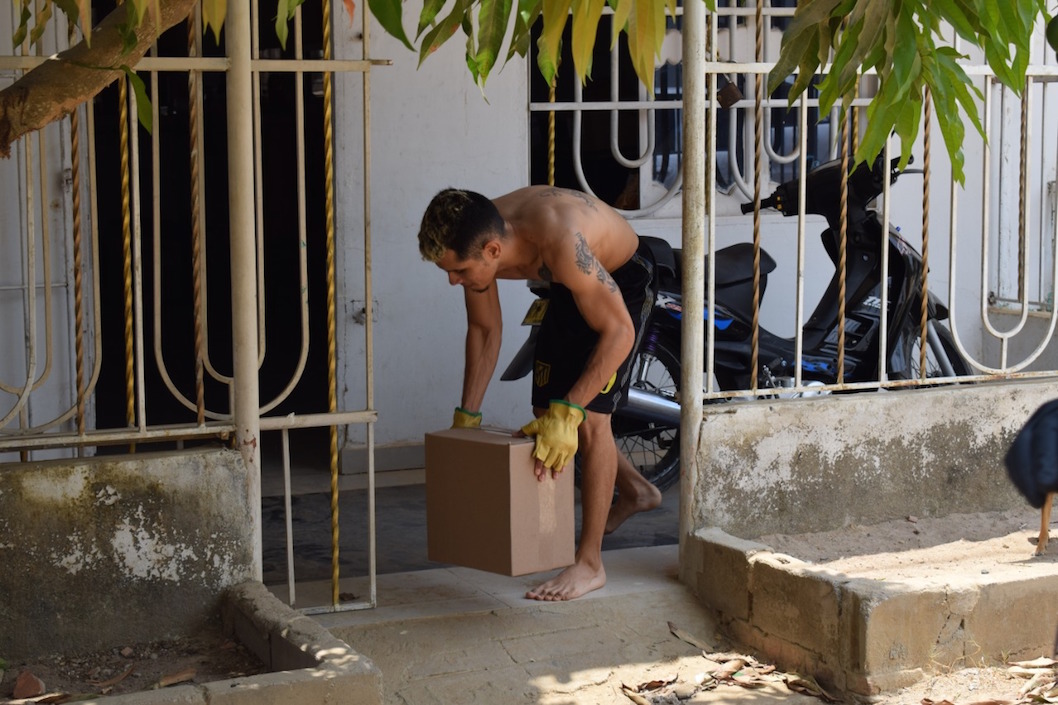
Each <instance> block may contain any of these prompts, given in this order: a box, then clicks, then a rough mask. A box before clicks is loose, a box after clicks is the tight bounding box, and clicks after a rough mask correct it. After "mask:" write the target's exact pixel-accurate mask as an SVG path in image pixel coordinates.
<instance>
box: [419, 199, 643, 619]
mask: <svg viewBox="0 0 1058 705" xmlns="http://www.w3.org/2000/svg"><path fill="white" fill-rule="evenodd" d="M419 250H420V252H421V253H422V256H423V259H425V260H427V261H430V262H434V263H436V264H437V266H438V267H440V268H441V269H442V270H444V271H445V272H447V273H448V281H449V283H451V284H452V285H453V286H454V285H456V284H461V285H462V286H463V292H464V296H465V303H466V310H467V337H466V363H465V369H464V375H463V397H462V402H461V404H460V406H459V407H457V408H456V410H455V414H454V421H453V426H477V425H478V424H480V422H481V411H480V409H481V405H482V401H483V400H484V397H485V390H486V388H487V387H488V384H489V381H490V380H491V379H492V374H493V371H494V370H495V368H496V361H497V358H498V357H499V351H500V336H501V333H502V328H503V323H502V317H501V314H500V299H499V293H498V292H497V290H496V286H495V283H496V280H497V279H541V280H545V281H549V282H550V283H551V300H550V303H549V305H548V310H547V314H546V316H545V318H544V321H543V323H542V324H541V329H540V333H539V337H538V342H537V347H536V356H535V360H534V363H533V369H534V372H533V412H534V414H535V415H536V420H535V421H532V422H530V423H528V424H526V425H525V426H524V427H523V428H522V432H523V433H524V434H525V435H529V436H534V437H535V439H536V445H535V447H534V452H533V455H534V458H536V467H535V472H536V477H537V479H538V480H539V481H541V482H542V481H544V480H546V479H548V476H549V475H551V474H553V473H555V472H558V471H561V470H562V468H563V467H564V466H565V464H566V463H567V462H568V461H569V460H570V459H572V458H573V455H574V454H575V453H576V452H577V449H578V447H579V448H580V452H581V472H582V477H581V488H580V489H581V505H582V509H583V512H582V524H581V537H580V545H579V546H578V547H577V553H576V559H575V562H574V564H573V565H571V566H569V567H568V568H566V569H565V570H563V571H562V572H561V573H559V574H558V575H557V576H555V577H554V578H552V579H551V580H548V581H547V582H545V583H543V584H542V585H540V586H538V587H536V588H534V589H533V590H530V591H529V592H528V593H526V597H528V598H531V599H535V600H570V599H573V598H575V597H579V596H581V595H583V594H585V593H588V592H591V591H592V590H597V589H599V588H601V587H602V586H603V585H605V584H606V571H605V570H604V569H603V565H602V539H603V535H604V534H605V533H609V532H610V531H613V530H614V529H616V528H617V527H618V526H619V525H620V524H621V522H623V521H624V520H625V519H626V518H628V517H629V516H631V515H632V514H634V513H635V512H638V511H644V510H648V509H653V508H655V507H657V506H658V505H659V504H660V503H661V493H660V492H658V490H657V488H655V487H654V486H653V485H651V484H650V483H649V482H648V481H646V480H645V479H644V478H643V477H642V476H641V475H640V474H639V472H638V471H636V469H635V468H634V467H633V466H632V464H631V463H630V462H629V461H628V459H627V458H625V457H624V455H623V454H621V453H620V452H619V451H618V449H617V444H616V442H615V441H614V437H613V432H612V430H611V428H610V416H611V415H612V413H613V411H614V409H615V408H616V406H617V403H618V402H619V401H620V400H621V399H622V398H623V395H624V394H626V393H627V386H628V374H629V373H628V368H629V366H630V357H631V351H632V348H633V344H634V342H635V340H636V336H637V334H638V331H639V329H640V326H641V324H642V322H643V320H645V318H646V315H647V314H648V313H649V311H650V306H651V304H652V301H651V300H650V297H649V296H648V295H647V293H648V289H649V283H650V274H651V271H652V264H651V259H650V256H649V254H648V253H647V252H646V248H645V247H641V246H640V243H639V237H638V236H637V235H636V233H635V232H634V231H633V230H632V228H631V226H629V224H628V223H627V222H626V221H625V220H624V218H622V217H621V215H620V214H619V213H617V212H616V211H615V210H613V209H612V208H610V207H609V206H607V205H606V204H605V203H602V202H601V201H599V200H597V199H595V198H592V197H591V196H588V195H587V194H584V193H580V192H577V191H568V190H565V189H558V188H553V187H549V186H529V187H526V188H522V189H518V190H517V191H513V192H511V193H509V194H507V195H505V196H500V197H499V198H496V199H494V200H491V201H490V200H489V199H488V198H486V197H485V196H482V195H481V194H478V193H474V192H472V191H463V190H458V189H446V190H444V191H441V192H440V193H439V194H437V196H435V197H434V199H433V200H432V201H431V202H430V205H429V206H428V207H427V209H426V213H425V214H424V215H423V219H422V225H421V227H420V230H419ZM615 482H616V485H617V489H618V491H619V495H618V501H617V502H616V503H613V506H612V507H611V501H612V498H613V491H614V485H615Z"/></svg>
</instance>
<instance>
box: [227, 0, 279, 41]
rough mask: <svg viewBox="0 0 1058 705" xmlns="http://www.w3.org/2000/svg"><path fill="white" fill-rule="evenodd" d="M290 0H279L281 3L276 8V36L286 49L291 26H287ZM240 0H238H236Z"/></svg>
mask: <svg viewBox="0 0 1058 705" xmlns="http://www.w3.org/2000/svg"><path fill="white" fill-rule="evenodd" d="M288 1H289V0H279V5H278V7H277V8H276V37H278V38H279V46H281V47H283V48H284V49H286V48H287V33H288V32H289V28H288V27H287V3H288ZM236 2H238V0H236Z"/></svg>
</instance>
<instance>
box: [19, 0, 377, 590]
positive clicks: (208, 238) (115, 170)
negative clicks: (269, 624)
mask: <svg viewBox="0 0 1058 705" xmlns="http://www.w3.org/2000/svg"><path fill="white" fill-rule="evenodd" d="M339 6H340V4H339ZM17 9H18V8H17V6H16V7H15V8H14V9H12V8H9V9H8V10H7V11H6V13H5V16H4V17H3V19H2V21H0V34H2V35H3V36H5V37H10V36H11V35H12V32H11V28H12V27H13V22H14V21H15V18H14V16H13V15H12V13H13V12H15V10H17ZM262 14H263V16H262ZM97 19H98V18H97ZM336 19H337V20H341V19H343V18H335V17H333V16H332V7H331V4H330V3H329V2H322V3H317V4H315V5H313V4H307V5H305V6H304V7H303V8H301V9H299V10H298V11H297V14H296V17H295V19H294V20H293V22H292V25H293V26H292V28H291V32H290V37H289V42H288V44H287V48H286V49H283V48H281V47H280V46H279V43H278V41H277V39H276V37H275V36H274V35H275V31H274V29H272V27H273V26H274V24H273V23H274V18H273V17H271V16H270V15H269V11H264V12H263V13H262V8H261V7H260V6H259V5H258V3H257V2H253V3H232V4H231V6H230V7H229V14H228V17H227V20H226V23H225V29H224V38H223V44H222V45H221V46H217V45H216V44H215V43H214V42H213V40H212V38H211V36H210V35H206V34H204V33H203V28H202V23H201V19H200V17H199V15H198V13H197V11H196V12H195V13H193V14H192V16H191V17H190V18H189V19H188V20H187V22H186V23H184V24H181V25H178V26H177V27H175V28H173V29H172V30H170V31H169V32H166V33H165V34H163V35H161V36H160V37H158V40H157V42H156V43H155V45H154V47H153V48H152V50H151V51H150V53H149V55H148V56H147V57H145V58H144V59H143V60H142V61H140V62H139V63H138V64H137V65H136V67H135V69H136V71H137V73H138V75H139V76H140V77H141V78H142V79H143V80H144V81H145V83H146V86H147V94H148V96H149V98H150V105H149V106H147V107H148V110H149V112H150V113H151V117H152V129H151V130H150V132H147V131H145V130H143V129H141V128H139V127H138V125H137V120H136V116H137V110H138V109H139V108H143V107H144V106H142V105H137V100H136V96H135V92H134V91H132V90H129V89H128V82H127V81H125V80H121V81H120V82H119V84H118V85H115V86H111V87H110V88H108V89H106V90H104V92H103V93H101V94H100V95H99V96H98V97H96V98H95V99H93V100H91V101H89V102H88V103H87V104H85V105H82V106H80V107H79V108H78V109H77V110H76V111H75V112H74V113H73V114H72V115H71V116H70V117H69V118H68V119H66V120H63V121H62V122H60V123H56V124H54V125H52V126H49V127H48V128H46V129H44V130H42V131H40V132H38V133H35V134H31V135H29V136H27V137H25V138H23V139H21V140H19V141H18V142H17V143H16V145H15V149H14V155H13V157H12V159H10V160H8V161H6V162H4V163H0V189H2V192H3V193H4V194H5V196H4V198H5V205H4V206H3V208H0V212H2V213H3V216H2V232H3V237H2V240H0V253H2V254H0V318H2V320H3V327H4V330H5V331H7V333H6V334H5V335H4V336H3V337H2V343H0V460H4V461H23V462H25V461H34V460H39V459H44V458H49V457H71V456H72V455H74V454H77V455H94V454H100V453H112V452H135V451H141V450H148V449H159V448H165V447H172V446H173V445H174V444H175V445H187V444H196V443H215V442H221V443H225V444H229V445H231V446H232V447H234V448H237V449H239V450H240V451H242V455H243V457H244V460H245V462H246V465H247V469H248V472H249V478H250V482H251V485H252V487H251V490H252V491H251V497H252V496H254V494H256V496H257V499H258V500H259V499H260V484H259V483H260V471H261V469H262V445H264V444H266V442H267V441H268V438H269V437H271V438H276V436H277V435H278V436H279V437H280V441H281V442H280V444H279V448H278V449H277V451H276V454H277V459H276V462H278V463H280V464H281V465H282V468H283V471H284V474H285V479H286V487H287V502H286V507H287V517H286V518H287V542H288V589H289V600H290V602H291V603H292V604H293V603H294V601H295V592H294V574H293V562H292V556H291V554H290V548H289V547H290V545H291V543H292V536H291V531H292V528H291V523H290V501H289V500H290V495H289V486H290V485H289V471H290V462H291V456H290V443H289V440H290V435H291V434H292V433H299V432H303V431H304V430H306V429H319V430H320V431H322V433H323V434H325V436H327V437H328V440H324V441H323V443H324V444H327V443H329V446H330V454H329V456H330V468H331V495H332V536H331V538H332V554H333V557H332V567H333V575H332V600H331V605H330V606H328V607H324V608H322V609H327V610H334V609H351V608H359V607H370V606H373V605H374V603H375V565H374V533H373V527H374V516H373V512H374V504H373V501H372V500H371V498H372V497H373V494H372V493H373V482H374V464H373V457H374V456H373V452H374V446H373V426H374V423H375V421H376V419H377V412H376V411H375V409H374V408H373V406H374V392H373V386H372V379H373V375H372V359H371V334H372V332H371V319H372V317H371V316H370V312H368V315H367V317H366V323H365V328H366V343H365V350H366V351H367V352H366V356H365V358H364V359H363V361H362V362H363V369H364V374H365V375H366V377H367V379H368V380H369V382H368V393H367V398H366V405H365V407H364V408H362V409H359V410H341V409H339V408H338V403H337V394H336V387H337V381H336V372H335V369H336V357H337V355H338V351H337V350H336V344H335V340H336V337H337V335H336V327H337V325H338V321H337V319H336V315H335V308H336V306H335V297H336V289H337V285H338V282H336V280H335V265H334V259H335V249H336V247H342V246H347V245H350V244H355V245H356V250H357V251H361V252H363V253H364V255H363V257H364V259H363V266H364V271H365V278H364V289H365V290H364V291H363V292H352V293H355V295H357V296H358V298H359V297H362V298H363V300H364V301H367V302H371V301H372V295H371V278H370V269H371V268H370V257H371V234H370V225H369V224H370V213H369V212H368V207H367V206H366V205H365V208H364V212H363V213H362V223H363V227H362V230H361V231H360V233H355V234H353V233H349V234H346V237H347V238H348V237H352V236H353V235H356V236H358V237H359V238H362V239H360V240H359V241H358V242H356V243H350V242H348V241H343V240H342V239H341V238H340V237H339V235H338V234H337V233H336V232H335V225H334V223H335V209H336V208H337V204H336V203H335V201H334V178H335V165H334V135H333V127H332V126H333V119H332V106H333V102H334V99H333V91H334V86H335V83H336V82H338V81H347V82H349V85H350V88H351V89H352V88H355V87H356V86H359V87H360V88H361V89H362V93H361V96H362V109H363V124H364V130H365V135H364V141H363V145H364V152H365V153H364V159H363V162H364V165H365V166H364V169H365V173H364V179H363V182H364V184H365V197H364V203H365V204H370V198H369V195H370V194H369V184H370V179H369V170H370V166H369V165H370V140H369V138H368V136H369V134H370V109H369V108H370V87H371V83H370V74H371V70H372V68H373V67H374V66H375V65H378V64H382V63H386V62H377V61H372V60H371V59H370V52H369V45H368V39H369V38H368V36H367V33H366V31H365V33H364V35H363V58H361V59H358V60H338V59H335V58H333V56H332V43H333V42H332V26H333V24H334V22H335V21H336ZM67 44H68V39H67V26H66V23H65V18H64V17H61V16H57V17H56V18H55V19H54V20H53V22H52V24H51V26H50V28H49V31H48V33H47V34H46V35H45V37H44V40H43V41H42V42H40V43H39V44H37V45H34V46H30V45H29V44H28V43H24V44H23V45H22V46H21V47H20V48H19V49H18V50H17V51H16V52H15V55H14V56H0V88H4V87H7V86H8V85H9V84H11V83H13V82H14V81H15V80H17V79H18V77H19V76H21V75H22V74H23V73H24V71H26V70H29V69H32V68H33V67H34V66H36V65H39V64H41V63H42V62H44V61H47V60H49V59H48V58H47V57H49V56H51V55H52V54H54V53H55V52H57V51H61V50H62V49H63V48H64V47H66V46H67ZM50 60H54V59H50ZM350 424H364V425H366V427H367V439H368V442H367V458H368V484H369V492H368V496H369V501H368V507H367V513H368V514H369V526H370V532H369V533H370V535H369V544H370V545H369V549H368V553H369V564H368V566H367V567H366V572H367V573H368V578H369V585H370V587H369V590H368V592H367V593H366V594H365V596H364V598H363V599H360V600H357V601H346V600H342V599H339V592H338V579H339V556H338V545H339V544H338V535H339V526H338V507H337V502H338V489H337V488H338V485H337V474H338V443H339V434H340V432H342V430H343V429H344V428H345V427H347V426H348V425H350ZM159 444H162V445H159ZM272 445H275V444H272ZM258 505H259V502H258ZM256 509H257V522H258V527H257V528H258V529H260V513H259V512H260V506H257V507H256ZM257 533H258V535H259V534H260V531H258V532H257ZM256 553H257V556H258V566H260V554H261V547H260V544H258V546H257V552H256ZM258 570H260V567H259V568H258Z"/></svg>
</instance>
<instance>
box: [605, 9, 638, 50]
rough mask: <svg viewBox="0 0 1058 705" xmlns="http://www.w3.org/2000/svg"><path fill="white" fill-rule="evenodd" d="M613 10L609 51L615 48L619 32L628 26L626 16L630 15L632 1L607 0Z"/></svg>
mask: <svg viewBox="0 0 1058 705" xmlns="http://www.w3.org/2000/svg"><path fill="white" fill-rule="evenodd" d="M609 1H610V7H612V8H613V20H612V23H611V27H612V28H613V30H612V36H611V37H610V50H611V51H613V48H614V47H615V46H617V39H618V37H620V36H621V32H623V31H625V27H627V26H628V16H629V15H630V14H632V5H633V0H609Z"/></svg>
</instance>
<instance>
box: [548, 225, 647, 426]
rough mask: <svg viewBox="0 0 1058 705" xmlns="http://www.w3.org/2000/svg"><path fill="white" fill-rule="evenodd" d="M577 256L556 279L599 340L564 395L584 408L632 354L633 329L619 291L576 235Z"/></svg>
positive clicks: (582, 240)
mask: <svg viewBox="0 0 1058 705" xmlns="http://www.w3.org/2000/svg"><path fill="white" fill-rule="evenodd" d="M575 241H576V252H575V256H574V257H573V259H572V261H571V262H569V264H568V265H567V266H565V267H562V265H559V267H561V268H562V270H564V271H559V272H555V276H556V279H557V278H559V277H561V279H559V281H561V283H562V284H564V285H565V286H566V287H567V288H568V289H569V290H570V292H571V293H572V294H573V300H574V301H575V302H576V304H577V309H578V310H579V311H580V314H581V315H582V316H583V317H584V320H585V322H586V323H587V324H588V326H589V327H590V328H591V329H592V330H594V331H595V332H596V333H597V334H598V336H599V339H598V341H597V342H596V344H595V349H594V350H593V351H592V354H591V356H590V357H589V358H588V362H587V364H586V365H585V366H584V370H583V371H582V372H581V375H580V377H579V378H578V379H577V381H576V383H575V384H574V385H573V387H572V388H571V389H570V390H569V393H568V394H567V395H566V401H569V402H571V403H573V404H577V405H578V406H585V405H587V404H588V403H589V402H591V400H592V399H594V398H595V397H596V396H598V395H599V393H600V392H601V391H602V390H603V389H604V388H605V387H606V386H607V384H609V383H610V382H611V381H612V380H613V376H614V375H615V374H616V373H617V368H618V367H620V366H621V363H622V362H624V360H625V358H626V357H628V354H629V353H630V352H631V350H632V345H633V344H634V343H635V327H634V326H633V324H632V318H631V316H629V314H628V308H627V306H626V305H625V302H624V298H623V297H622V295H621V290H620V289H619V288H618V287H617V283H616V282H615V281H614V280H613V277H611V276H610V273H609V272H607V271H606V269H604V268H603V266H602V264H601V263H600V262H599V260H597V259H596V258H595V255H594V254H592V252H591V250H590V249H589V248H588V245H587V242H586V241H585V240H584V237H583V236H582V235H580V234H579V233H577V234H576V235H575Z"/></svg>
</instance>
